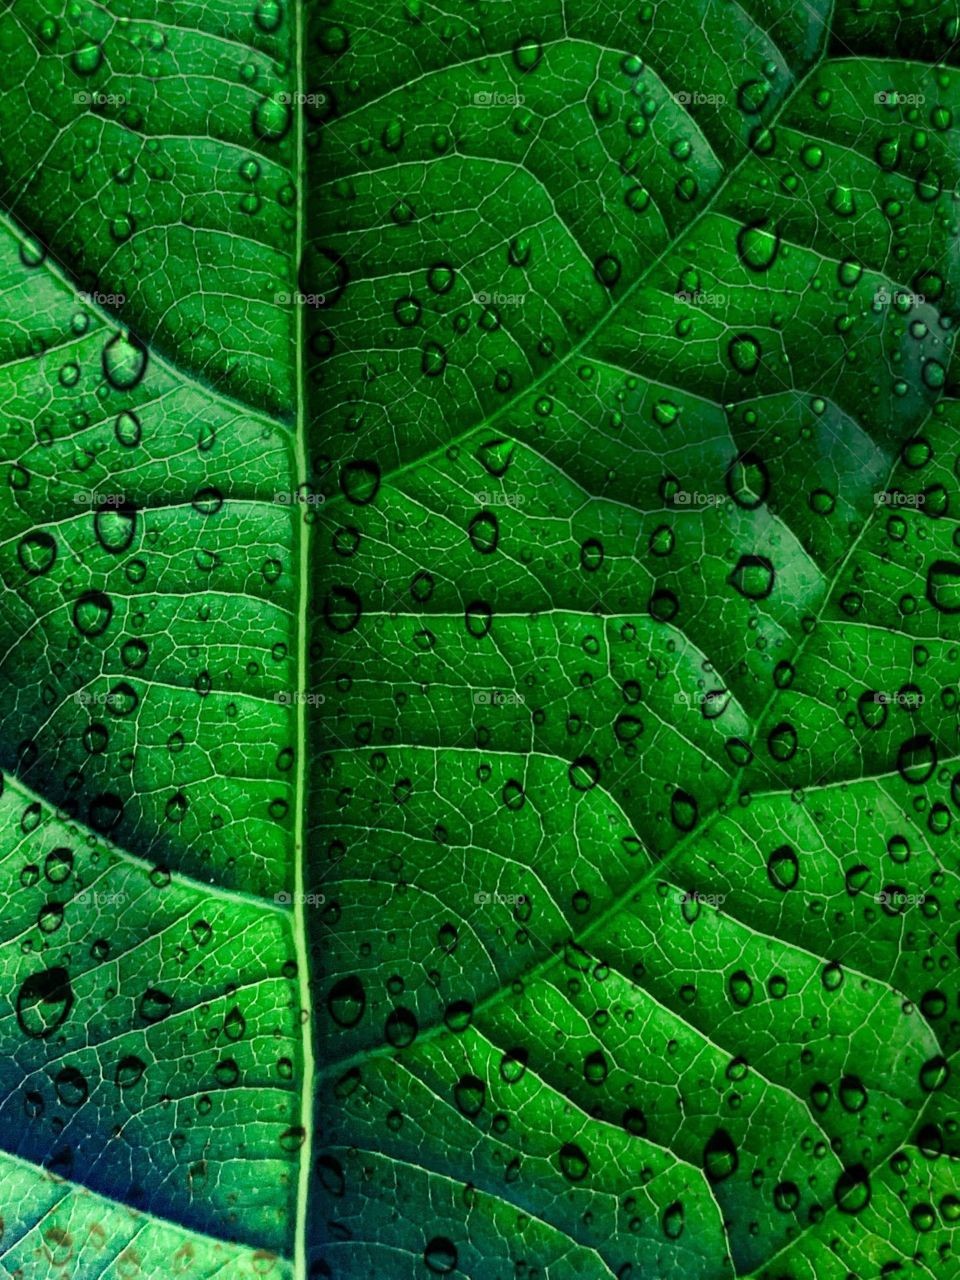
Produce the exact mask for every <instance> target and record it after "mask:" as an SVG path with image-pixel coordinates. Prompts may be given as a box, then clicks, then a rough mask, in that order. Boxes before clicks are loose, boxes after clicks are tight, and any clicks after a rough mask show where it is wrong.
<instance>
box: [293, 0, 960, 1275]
mask: <svg viewBox="0 0 960 1280" xmlns="http://www.w3.org/2000/svg"><path fill="white" fill-rule="evenodd" d="M920 8H921V7H917V8H914V9H911V8H908V7H903V8H895V7H894V6H892V5H884V4H875V5H872V6H870V7H869V9H868V6H866V5H863V6H860V5H854V4H852V3H851V4H846V3H841V4H840V5H838V6H837V9H836V12H833V11H832V10H831V9H830V7H829V6H826V5H823V6H816V5H814V6H811V5H809V4H799V3H798V4H784V5H779V6H775V7H774V6H767V5H764V4H755V5H748V6H746V7H741V8H737V7H735V6H730V5H722V6H712V5H711V6H707V5H704V6H693V7H691V6H690V5H689V4H679V3H677V4H671V3H668V2H663V3H659V4H657V5H647V6H643V7H641V8H640V9H639V11H637V10H629V11H623V12H622V14H621V12H620V11H618V10H617V9H616V8H613V9H611V8H604V7H597V6H593V5H586V4H579V3H574V4H566V5H564V6H562V7H561V6H560V5H555V4H541V5H537V6H530V5H527V6H520V7H519V8H518V7H517V6H508V5H492V4H491V5H488V6H484V7H483V8H482V9H477V10H471V11H470V12H469V13H467V12H466V11H464V12H462V13H457V14H455V15H451V14H447V13H441V12H439V11H437V10H434V9H430V8H429V7H428V6H421V5H419V4H415V5H414V4H411V5H407V6H406V8H405V10H404V14H403V16H402V17H400V16H398V15H396V14H394V13H392V12H387V13H384V14H382V15H381V14H380V13H379V11H377V10H375V9H367V8H362V9H360V8H357V9H355V10H354V11H353V15H352V17H351V13H350V9H349V8H347V9H344V7H343V6H331V8H330V9H326V10H324V11H323V12H322V14H321V15H319V17H318V21H317V32H318V34H317V41H318V43H319V46H320V48H321V49H322V50H324V51H325V52H326V53H327V54H328V55H329V58H328V61H327V63H326V64H324V63H323V62H321V69H320V73H319V81H318V82H319V83H322V84H323V85H324V87H325V90H326V91H328V92H329V94H330V98H331V103H332V107H331V118H330V120H329V122H328V124H327V125H326V127H325V129H324V131H323V133H322V135H321V142H320V149H319V151H318V153H317V154H318V156H319V158H320V165H319V167H318V169H317V172H316V182H315V185H314V188H313V191H312V195H311V211H312V216H314V217H315V218H316V225H318V226H320V227H321V228H322V232H323V240H322V247H323V249H324V251H325V253H326V256H327V257H328V259H329V260H330V261H331V262H332V263H336V264H338V272H339V278H340V280H341V282H344V281H345V282H346V284H345V287H344V288H343V290H342V292H341V293H340V294H339V296H337V297H336V299H335V300H334V302H333V304H332V305H331V306H330V307H329V308H328V309H327V310H326V312H325V314H324V316H323V318H322V326H323V327H322V330H321V328H320V327H319V326H318V327H317V328H316V330H315V331H314V329H313V326H309V327H310V328H311V331H312V332H315V335H319V336H315V340H314V341H312V343H311V351H312V353H313V354H314V355H316V356H319V355H320V354H323V355H324V357H325V358H324V360H323V362H322V363H320V364H318V365H317V371H316V374H315V385H317V386H318V388H319V390H318V391H317V392H316V393H315V394H314V393H311V396H312V398H311V404H313V405H316V406H317V407H318V409H319V411H320V413H321V414H322V421H323V422H324V423H325V424H326V428H325V431H326V436H327V438H328V441H329V443H328V446H327V447H328V449H329V452H330V454H331V456H332V459H333V463H332V466H331V478H330V483H329V487H328V488H327V490H326V492H327V494H328V501H327V502H326V504H325V505H324V507H323V509H322V512H321V529H322V532H321V546H322V547H325V548H326V549H327V551H328V553H329V554H328V557H327V562H328V568H327V570H326V577H325V579H324V581H325V583H326V586H327V590H328V592H329V594H328V596H327V601H328V612H327V615H326V617H327V629H326V632H325V633H322V634H323V655H322V658H321V660H320V665H319V667H318V668H316V670H318V671H319V673H320V674H321V676H322V677H324V678H325V679H326V684H325V685H324V686H323V687H324V691H325V693H326V695H327V701H326V702H325V704H324V721H325V726H324V728H325V736H323V735H321V736H322V738H323V742H324V745H325V749H326V754H325V756H323V757H321V770H320V776H321V779H322V782H323V785H324V790H323V791H322V792H320V794H319V795H318V796H316V797H315V798H314V803H315V810H316V814H317V823H318V827H319V826H321V825H322V827H323V833H324V834H323V838H324V840H325V841H326V845H325V848H326V851H327V852H326V854H324V855H321V856H323V857H326V858H328V859H329V865H330V867H331V869H330V872H329V874H328V876H327V879H326V883H327V884H328V885H329V886H330V888H329V890H328V896H330V897H333V898H335V899H336V904H337V908H336V925H335V927H334V928H333V929H331V930H330V931H329V933H328V934H327V936H326V937H325V939H324V941H323V945H324V960H323V977H322V983H323V987H324V992H325V995H324V1000H325V1004H326V1011H327V1013H328V1015H329V1017H328V1018H327V1019H326V1020H324V1019H323V1017H322V1016H321V1019H320V1021H319V1033H320V1037H321V1039H320V1052H319V1061H320V1069H321V1077H322V1079H323V1081H324V1086H323V1092H322V1093H321V1109H322V1114H323V1118H324V1121H325V1125H326V1128H325V1134H326V1138H327V1142H328V1151H329V1154H328V1156H327V1170H328V1176H327V1178H326V1180H325V1183H324V1192H322V1193H321V1194H320V1196H319V1198H318V1205H319V1206H320V1207H319V1209H318V1212H317V1216H318V1218H320V1219H321V1220H322V1221H325V1222H328V1223H329V1224H330V1225H329V1227H328V1228H326V1230H327V1232H328V1240H329V1243H328V1245H327V1248H326V1251H325V1254H324V1256H325V1257H326V1259H327V1261H328V1264H329V1268H330V1270H329V1272H326V1271H321V1274H333V1275H337V1276H346V1275H351V1276H354V1275H355V1276H358V1277H359V1276H367V1275H374V1274H388V1275H391V1276H394V1275H395V1276H404V1277H407V1276H409V1277H418V1276H422V1275H428V1274H431V1273H433V1274H436V1273H439V1274H448V1273H449V1274H456V1275H463V1276H477V1277H479V1276H484V1277H486V1276H497V1277H508V1276H514V1275H519V1274H527V1273H528V1272H529V1273H530V1274H538V1275H544V1276H550V1277H553V1278H554V1280H556V1278H558V1277H560V1278H565V1277H572V1276H574V1275H588V1276H590V1277H594V1276H596V1277H601V1276H605V1277H612V1276H616V1277H618V1278H619V1280H628V1278H629V1280H641V1277H642V1278H644V1280H648V1278H653V1277H656V1278H657V1280H667V1278H668V1277H679V1276H683V1277H685V1278H687V1277H704V1278H706V1277H710V1278H713V1277H722V1276H734V1275H738V1276H739V1275H751V1276H755V1277H757V1278H758V1280H759V1278H761V1277H762V1278H763V1280H784V1278H785V1277H789V1278H790V1280H807V1278H808V1277H809V1278H810V1280H814V1278H816V1280H820V1278H821V1277H834V1276H836V1277H837V1280H842V1278H843V1277H848V1276H853V1275H856V1276H864V1277H866V1276H868V1275H869V1276H875V1275H879V1274H881V1272H883V1274H887V1273H888V1271H890V1270H892V1269H897V1268H898V1267H899V1266H900V1265H901V1263H902V1264H903V1265H904V1267H905V1268H906V1267H908V1266H909V1265H910V1263H909V1260H910V1259H911V1258H916V1259H917V1260H918V1265H921V1266H924V1267H925V1268H926V1269H928V1270H936V1269H937V1267H938V1266H946V1268H947V1270H948V1271H951V1269H954V1268H956V1266H957V1263H956V1261H955V1260H954V1255H953V1254H952V1253H951V1249H952V1248H953V1244H952V1235H953V1228H954V1223H955V1220H956V1216H957V1214H956V1209H957V1207H958V1206H957V1200H956V1198H955V1193H954V1191H953V1189H952V1186H951V1183H952V1182H953V1181H954V1179H953V1178H952V1176H951V1174H952V1170H951V1169H949V1168H947V1167H946V1165H947V1164H948V1162H949V1159H950V1158H951V1157H953V1156H955V1155H956V1154H957V1148H956V1135H955V1128H956V1126H955V1123H954V1122H953V1121H951V1119H950V1116H951V1108H950V1106H949V1105H948V1103H947V1102H946V1101H944V1099H945V1098H947V1097H948V1094H949V1089H950V1088H951V1087H952V1082H953V1079H954V1077H953V1076H951V1074H950V1067H949V1065H948V1064H949V1063H950V1062H951V1061H952V1060H953V1055H954V1054H955V1052H956V1048H957V1046H956V1034H957V1023H956V1020H955V1019H953V1018H952V1014H951V1012H950V1010H951V1009H952V1008H953V1003H954V1000H955V997H956V990H957V987H956V973H957V969H956V966H957V950H956V936H957V916H956V902H957V882H956V860H955V857H953V856H952V854H951V849H952V848H953V846H954V845H955V834H954V832H952V831H951V830H950V828H951V825H952V823H953V822H955V821H956V819H957V808H958V805H960V781H958V779H960V773H958V756H960V750H958V743H957V693H956V687H955V684H956V670H957V667H956V663H957V653H958V648H957V642H958V638H960V637H958V632H957V625H956V608H957V582H958V581H960V577H958V575H960V552H958V546H960V540H958V537H957V535H956V529H957V525H956V522H955V519H954V518H953V517H955V514H956V512H955V511H953V510H951V507H955V506H956V504H957V501H958V495H957V478H958V475H960V472H958V471H957V469H956V465H955V461H956V439H957V430H958V425H960V414H958V410H957V407H956V404H955V403H954V402H953V401H951V400H950V399H949V397H950V396H953V395H955V394H956V378H955V374H954V372H953V356H952V348H953V325H954V321H955V318H956V314H957V297H956V288H957V272H956V240H955V229H956V219H955V213H954V210H953V201H954V196H953V194H952V193H953V192H954V190H955V188H956V182H957V176H958V163H957V161H958V155H957V149H956V144H955V142H954V140H953V138H952V136H951V133H950V125H951V122H952V119H953V113H955V112H956V111H957V109H958V106H960V102H958V87H957V81H956V73H955V71H954V70H953V69H947V67H946V66H941V67H939V68H938V67H937V66H936V65H935V64H936V63H937V62H938V61H940V60H945V61H950V62H954V61H955V60H956V58H955V50H954V48H953V42H954V41H955V39H956V35H957V28H956V22H955V21H953V22H952V23H951V22H950V21H948V20H947V19H948V18H954V19H955V11H956V10H955V6H953V5H949V6H940V7H939V8H937V9H936V12H934V11H933V9H932V7H931V6H922V9H923V12H919V9H920ZM947 10H949V14H948V13H947V12H946V11H947ZM321 343H322V345H321ZM372 475H375V476H376V478H377V482H376V484H374V482H373V481H372V480H371V479H370V477H371V476H372ZM361 481H362V484H363V490H362V491H361V488H360V485H361ZM348 602H349V607H348ZM951 842H952V843H951ZM939 1152H943V1153H944V1154H943V1155H942V1156H941V1158H940V1159H935V1158H934V1156H935V1155H936V1154H937V1153H939Z"/></svg>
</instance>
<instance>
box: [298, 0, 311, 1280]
mask: <svg viewBox="0 0 960 1280" xmlns="http://www.w3.org/2000/svg"><path fill="white" fill-rule="evenodd" d="M305 21H306V14H305V12H304V4H303V0H297V4H296V6H295V9H294V25H295V34H294V42H295V43H294V65H295V73H294V83H295V86H296V89H295V101H294V104H293V112H294V119H295V121H296V125H295V128H296V133H295V143H294V163H295V165H296V175H295V181H296V187H297V216H296V232H295V243H294V263H293V269H294V288H293V293H294V295H296V293H297V292H298V290H299V277H300V263H301V261H302V258H303V244H304V224H305V209H306V198H307V197H306V183H307V166H306V150H305V147H304V136H303V135H304V114H303V105H302V104H303V94H304V92H305V84H304V29H303V28H304V22H305ZM294 316H295V320H294V324H295V345H296V397H297V415H296V432H295V435H294V468H295V476H294V479H295V488H296V491H297V493H300V492H306V489H305V488H304V489H301V486H305V485H306V484H307V483H308V481H309V476H310V470H309V449H308V447H307V412H306V393H305V385H306V384H305V372H304V351H305V345H306V333H305V329H306V317H305V314H304V308H303V307H302V306H300V305H299V304H296V303H295V304H294ZM293 510H294V523H295V525H296V530H297V533H296V539H297V547H298V551H299V555H298V557H297V591H298V598H297V736H296V787H295V811H296V816H295V823H296V827H295V837H294V849H293V856H294V904H293V929H294V946H295V950H296V957H297V978H298V983H299V1000H300V1029H301V1036H302V1045H301V1053H302V1069H301V1077H302V1078H301V1082H300V1127H301V1129H302V1131H303V1143H302V1146H301V1148H300V1165H299V1170H298V1177H297V1196H296V1221H295V1222H294V1277H295V1280H306V1276H307V1223H308V1221H309V1213H308V1210H309V1199H310V1169H311V1166H312V1163H313V1156H312V1151H313V1077H314V1056H313V1009H312V1003H311V999H310V949H309V946H308V944H307V921H306V834H307V752H308V747H309V741H308V732H307V705H308V704H307V700H306V697H305V695H306V692H307V681H308V674H309V673H308V665H307V664H308V645H307V626H308V621H309V602H310V591H309V583H310V529H311V522H309V521H307V520H305V519H304V517H303V512H302V511H301V510H300V506H299V503H297V504H295V505H294V508H293Z"/></svg>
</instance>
